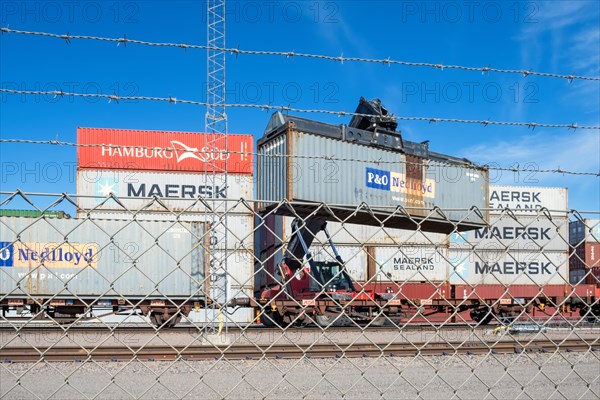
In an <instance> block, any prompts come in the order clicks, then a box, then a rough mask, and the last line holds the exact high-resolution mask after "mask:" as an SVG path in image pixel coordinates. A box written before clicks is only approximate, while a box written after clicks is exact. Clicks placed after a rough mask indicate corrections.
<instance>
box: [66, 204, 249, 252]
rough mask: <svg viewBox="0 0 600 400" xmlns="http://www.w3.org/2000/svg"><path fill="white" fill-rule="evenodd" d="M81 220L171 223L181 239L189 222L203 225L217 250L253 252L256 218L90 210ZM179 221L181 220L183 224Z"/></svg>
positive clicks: (79, 214) (242, 215)
mask: <svg viewBox="0 0 600 400" xmlns="http://www.w3.org/2000/svg"><path fill="white" fill-rule="evenodd" d="M77 217H78V218H81V219H85V218H88V217H89V218H90V219H91V220H93V221H96V220H125V221H133V220H135V221H137V223H140V224H142V226H143V224H146V223H148V222H149V223H152V222H153V221H164V222H169V223H170V224H171V225H172V231H173V232H174V233H175V238H177V235H176V234H177V233H180V234H181V235H182V236H184V235H185V234H186V231H187V230H189V228H190V223H195V224H200V223H202V224H204V225H205V229H204V231H203V232H204V238H205V239H206V240H207V241H209V242H210V241H212V242H211V243H212V246H214V248H216V249H219V250H222V249H228V250H249V251H252V250H253V249H254V215H252V214H207V213H198V212H196V213H175V214H173V213H159V212H149V213H138V212H133V211H132V212H123V211H121V212H118V211H104V210H101V211H91V212H88V211H86V212H80V213H78V215H77ZM178 221H181V222H182V223H181V224H180V223H179V222H178Z"/></svg>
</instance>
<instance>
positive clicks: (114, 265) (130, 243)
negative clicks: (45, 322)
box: [0, 217, 209, 298]
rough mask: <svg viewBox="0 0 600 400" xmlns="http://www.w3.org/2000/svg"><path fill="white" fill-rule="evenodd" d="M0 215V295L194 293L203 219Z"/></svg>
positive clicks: (197, 293)
mask: <svg viewBox="0 0 600 400" xmlns="http://www.w3.org/2000/svg"><path fill="white" fill-rule="evenodd" d="M180 225H181V226H185V227H186V229H180V228H179V227H174V226H173V224H172V223H169V222H161V221H152V222H150V221H146V222H144V223H143V224H137V223H130V222H129V221H118V220H113V221H102V220H98V221H92V220H78V219H51V220H36V219H29V218H14V217H2V218H1V223H0V241H1V242H0V246H1V253H2V260H0V277H1V279H0V291H1V293H2V296H5V295H9V296H13V297H14V296H16V297H19V296H53V295H57V296H58V297H62V298H65V297H66V298H69V297H70V298H73V297H74V296H77V297H79V298H97V297H98V296H102V297H104V298H107V297H108V298H110V297H113V298H114V297H134V298H144V297H146V296H148V298H155V297H166V296H168V297H172V298H190V297H193V298H197V297H198V298H201V297H202V296H203V295H204V292H205V288H204V276H205V270H206V269H207V268H208V265H209V259H208V257H207V254H206V246H205V244H204V243H202V242H199V241H198V238H199V237H203V235H204V228H205V226H204V225H205V224H203V223H191V224H189V223H180Z"/></svg>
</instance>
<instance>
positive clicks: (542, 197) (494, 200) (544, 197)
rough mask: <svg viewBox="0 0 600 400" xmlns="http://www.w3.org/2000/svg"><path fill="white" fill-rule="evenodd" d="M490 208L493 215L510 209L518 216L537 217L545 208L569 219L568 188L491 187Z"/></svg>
mask: <svg viewBox="0 0 600 400" xmlns="http://www.w3.org/2000/svg"><path fill="white" fill-rule="evenodd" d="M489 207H490V212H491V213H498V212H501V211H502V210H505V209H507V208H509V209H510V210H511V211H513V212H514V213H515V214H517V215H537V213H538V212H539V210H540V209H541V208H543V207H545V208H547V209H548V210H550V211H552V212H553V213H552V214H553V215H557V216H563V217H567V212H568V210H569V208H568V196H567V188H554V187H541V186H495V185H490V199H489Z"/></svg>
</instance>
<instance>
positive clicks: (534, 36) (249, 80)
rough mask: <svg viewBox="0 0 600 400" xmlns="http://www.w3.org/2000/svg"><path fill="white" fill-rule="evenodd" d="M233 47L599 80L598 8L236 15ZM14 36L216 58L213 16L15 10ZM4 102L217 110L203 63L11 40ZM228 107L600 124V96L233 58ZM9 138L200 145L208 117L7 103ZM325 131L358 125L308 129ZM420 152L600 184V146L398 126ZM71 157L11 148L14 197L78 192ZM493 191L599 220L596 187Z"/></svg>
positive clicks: (476, 77)
mask: <svg viewBox="0 0 600 400" xmlns="http://www.w3.org/2000/svg"><path fill="white" fill-rule="evenodd" d="M227 10H228V12H227V39H226V40H227V46H228V47H238V46H239V48H241V49H251V50H276V51H289V50H293V51H296V52H304V53H314V54H327V55H334V56H337V55H341V54H343V55H344V56H346V57H351V56H355V57H365V58H378V59H383V58H388V57H390V58H391V59H397V60H405V61H416V62H433V63H442V64H457V65H465V66H477V67H480V66H491V67H496V68H511V69H530V70H536V71H543V72H553V73H560V74H575V75H585V76H600V56H599V54H600V3H599V2H597V1H589V2H588V1H573V2H566V1H542V2H538V1H533V2H475V3H470V2H420V1H417V2H412V1H408V2H400V1H323V2H316V1H295V2H286V1H277V2H269V1H246V2H233V1H229V2H228V4H227ZM0 13H1V14H0V19H1V26H2V27H6V26H8V27H10V28H12V29H18V30H30V31H45V32H52V33H67V32H68V33H70V34H73V35H75V34H81V35H95V36H106V37H121V36H123V35H124V34H126V35H127V37H128V38H135V39H143V40H148V41H157V42H178V43H188V44H205V43H206V17H205V3H203V2H194V1H169V2H163V1H121V2H114V1H106V2H104V1H95V2H87V1H81V2H71V3H70V2H43V1H31V2H27V1H25V2H22V1H4V2H2V4H1V9H0ZM0 74H1V77H0V78H1V82H2V87H3V88H10V89H22V90H57V89H62V90H63V91H74V92H81V93H95V92H103V93H107V94H112V93H119V94H121V95H127V94H130V95H143V96H156V97H168V96H173V97H177V98H181V99H192V100H199V101H204V100H205V98H206V94H205V81H206V57H205V52H204V51H202V50H187V51H184V50H182V49H176V48H153V47H146V46H139V45H132V44H130V45H127V47H123V46H119V47H117V46H116V45H114V44H108V43H102V42H91V41H77V40H73V41H72V42H71V44H69V45H67V44H66V43H65V42H63V41H61V40H58V39H49V38H42V37H31V36H22V35H16V34H3V35H2V36H1V37H0ZM227 84H228V96H227V100H228V102H229V103H257V104H267V103H271V104H273V105H286V106H287V105H289V106H292V107H297V108H302V109H326V110H336V111H348V112H352V111H354V109H355V108H356V105H357V102H358V99H359V98H360V97H361V96H364V97H367V98H373V97H379V98H381V99H382V102H383V103H384V104H385V105H386V106H387V108H388V109H389V110H390V111H391V112H393V113H395V114H397V115H402V116H423V117H441V118H443V117H446V118H462V119H493V120H500V121H526V122H530V121H536V122H540V123H541V122H545V123H561V124H562V123H567V124H568V123H577V124H579V125H600V111H599V110H600V104H599V103H600V83H599V82H598V81H594V82H588V81H573V82H572V83H569V82H567V81H566V80H563V79H553V78H544V77H532V76H529V77H522V76H519V75H511V74H493V73H492V74H489V75H488V74H481V73H480V72H466V71H456V70H447V69H446V70H443V71H440V70H436V69H429V68H416V67H402V66H384V65H380V64H366V63H352V62H346V63H343V64H341V63H337V62H330V61H321V60H309V59H302V58H294V59H286V58H283V57H269V56H252V55H240V56H238V57H236V56H234V55H228V57H227ZM1 97H2V98H1V101H0V106H1V110H0V134H1V136H2V138H28V139H38V140H51V139H52V140H53V139H57V138H58V139H60V140H63V141H70V142H74V141H75V132H76V128H77V127H78V126H85V127H114V128H131V129H157V130H179V131H203V129H204V113H205V109H204V108H203V107H200V106H191V105H183V104H176V105H172V104H164V103H149V102H121V103H118V104H117V103H115V102H112V103H109V102H108V101H105V100H91V99H73V98H58V99H54V98H52V97H50V96H47V97H44V96H21V95H7V94H1ZM227 114H228V121H229V131H230V132H232V133H250V134H254V135H255V136H256V137H260V136H261V135H262V132H263V130H264V128H265V126H266V124H267V121H268V119H269V115H270V113H266V112H265V111H261V110H258V109H238V108H230V109H228V111H227ZM304 116H309V117H310V118H314V119H317V120H320V121H324V122H330V123H336V124H338V123H348V122H349V118H339V117H332V116H328V115H324V114H308V115H304ZM399 129H401V130H402V131H403V134H404V137H405V138H406V139H408V140H413V141H422V140H426V139H428V140H430V148H431V149H432V150H434V151H438V152H443V153H447V154H452V155H456V156H460V157H467V158H470V159H472V160H474V161H477V162H480V163H495V165H499V166H502V167H511V166H514V165H516V164H518V165H519V166H521V167H525V168H532V169H536V168H540V169H546V168H550V169H554V168H561V169H563V170H575V171H593V172H597V171H598V170H600V133H599V132H598V131H585V130H576V131H573V130H566V129H542V128H536V129H535V130H531V129H527V128H520V127H498V126H487V127H482V126H479V125H468V124H450V123H438V124H428V123H424V122H400V124H399ZM75 154H76V152H75V149H74V148H72V147H55V146H34V145H23V144H6V143H3V144H1V146H0V156H1V163H2V179H1V181H0V186H1V190H2V191H12V190H15V189H17V188H18V189H21V190H23V191H28V192H51V193H57V192H68V193H73V192H74V191H75V179H74V175H73V171H74V165H75V162H76V157H75ZM492 177H493V180H494V183H499V184H518V185H543V186H558V187H568V188H569V191H570V197H569V206H570V208H575V209H579V210H588V211H597V210H599V209H600V205H599V200H598V199H599V192H600V185H599V179H598V178H597V177H573V176H569V175H564V176H563V175H560V174H543V173H536V172H533V173H530V174H520V175H515V174H513V173H502V174H497V173H492Z"/></svg>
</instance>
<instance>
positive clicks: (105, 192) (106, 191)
mask: <svg viewBox="0 0 600 400" xmlns="http://www.w3.org/2000/svg"><path fill="white" fill-rule="evenodd" d="M96 193H98V194H99V195H100V196H102V197H108V196H109V195H110V194H111V193H113V194H114V195H116V196H118V195H119V186H118V185H117V182H115V181H114V180H109V179H102V180H100V181H98V183H96Z"/></svg>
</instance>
